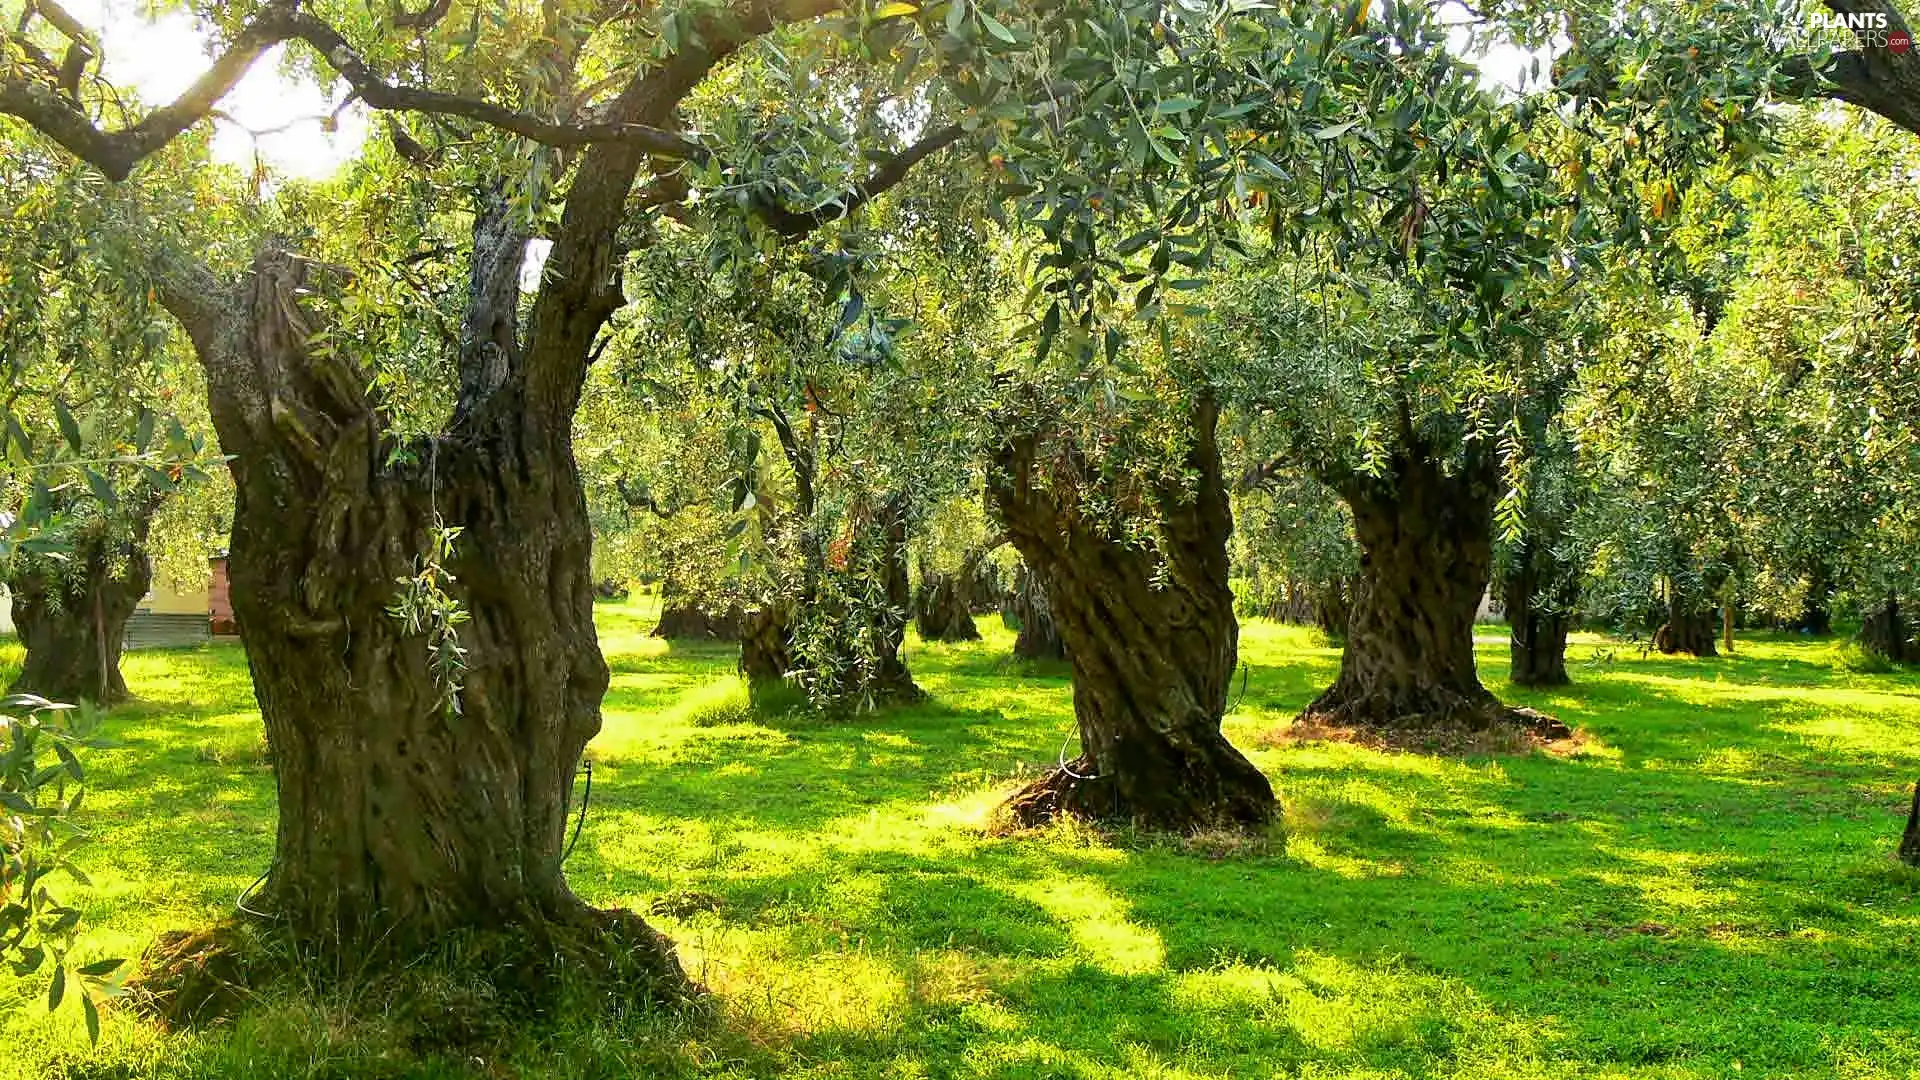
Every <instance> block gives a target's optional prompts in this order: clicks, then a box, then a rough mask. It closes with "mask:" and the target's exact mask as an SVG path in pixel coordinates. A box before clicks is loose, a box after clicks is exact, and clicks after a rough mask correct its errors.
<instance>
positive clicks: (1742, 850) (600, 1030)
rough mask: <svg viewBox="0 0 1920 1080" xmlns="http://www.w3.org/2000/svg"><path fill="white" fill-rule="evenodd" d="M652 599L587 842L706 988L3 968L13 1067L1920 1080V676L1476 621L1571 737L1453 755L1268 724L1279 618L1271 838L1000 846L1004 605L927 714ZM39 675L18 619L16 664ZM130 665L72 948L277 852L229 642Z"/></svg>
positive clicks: (925, 665) (166, 923) (240, 876)
mask: <svg viewBox="0 0 1920 1080" xmlns="http://www.w3.org/2000/svg"><path fill="white" fill-rule="evenodd" d="M650 625H651V622H650V619H649V617H648V613H647V612H645V611H643V610H642V609H641V608H640V607H639V606H618V605H609V606H606V607H603V608H602V612H601V630H602V640H603V643H604V646H605V649H606V652H607V654H608V658H609V661H610V663H611V664H612V667H613V671H614V675H613V686H612V690H611V692H610V693H609V694H608V697H607V702H606V730H605V732H604V733H603V734H602V735H601V736H600V738H599V739H598V740H597V741H596V742H595V743H594V745H593V748H592V756H593V758H594V761H595V763H596V765H595V785H594V794H593V800H592V806H591V813H590V815H589V817H588V820H587V823H586V826H585V832H584V835H583V837H582V839H581V841H580V844H579V847H578V849H577V850H576V851H575V853H574V855H573V857H572V860H571V862H570V863H569V864H568V868H569V873H570V876H571V878H572V880H573V882H574V885H575V888H576V889H577V890H578V891H579V892H581V893H582V894H583V895H584V896H586V897H587V898H588V899H590V900H592V901H594V902H597V903H600V904H605V905H622V906H628V907H633V908H636V909H638V910H642V911H646V910H648V909H649V908H651V907H654V906H655V905H656V904H657V903H658V904H659V905H660V910H662V911H666V912H668V914H660V915H655V916H652V918H653V919H654V922H655V923H656V925H658V926H660V927H661V928H662V929H663V930H665V931H666V932H668V933H669V934H670V935H672V936H673V938H674V939H675V940H677V941H678V942H679V943H680V946H681V950H682V956H683V959H684V960H685V961H686V963H687V965H688V967H689V969H690V970H691V971H693V972H694V973H695V974H696V976H697V977H698V978H699V979H700V980H702V981H703V982H704V983H706V985H708V986H709V987H711V988H712V989H713V991H714V992H715V1002H714V1007H713V1008H712V1009H711V1010H707V1011H705V1012H702V1013H698V1014H690V1015H683V1016H674V1017H667V1018H651V1019H649V1018H639V1019H635V1020H633V1021H632V1022H631V1024H630V1025H629V1026H626V1027H620V1026H617V1025H613V1024H606V1023H603V1024H599V1025H587V1024H585V1023H573V1022H568V1021H566V1020H565V1019H564V1018H563V1019H562V1020H561V1021H559V1022H558V1025H557V1027H550V1028H549V1029H548V1030H546V1031H544V1032H536V1033H531V1034H527V1035H524V1036H522V1037H520V1038H519V1039H518V1040H517V1041H516V1042H514V1043H513V1044H512V1045H511V1046H510V1048H509V1049H508V1051H507V1052H506V1054H505V1056H504V1058H502V1059H500V1060H487V1061H482V1060H479V1059H464V1060H443V1059H434V1058H431V1057H429V1058H422V1057H420V1056H419V1055H417V1054H414V1053H412V1052H410V1051H409V1050H408V1048H407V1045H406V1043H405V1038H404V1036H403V1035H402V1034H399V1033H398V1032H397V1029H396V1030H395V1031H388V1030H387V1029H386V1028H383V1027H382V1026H381V1024H379V1023H378V1022H377V1021H375V1022H364V1021H362V1022H354V1023H349V1022H348V1021H347V1020H346V1015H347V1013H346V1011H345V1010H344V1009H342V1008H340V1007H339V1006H338V1004H337V1003H335V1004H316V1003H313V1002H301V1001H298V1000H290V1001H280V1002H270V1003H265V1004H264V1005H263V1006H262V1008H260V1009H258V1010H256V1011H255V1012H254V1013H253V1014H252V1015H250V1016H249V1017H247V1018H245V1019H243V1020H241V1021H240V1022H239V1024H238V1026H236V1027H225V1028H218V1029H215V1030H213V1031H210V1032H206V1033H201V1034H194V1035H161V1034H159V1033H157V1032H155V1031H153V1030H152V1029H150V1028H148V1027H146V1026H144V1025H141V1024H139V1023H136V1022H134V1021H132V1020H130V1019H127V1018H125V1017H116V1018H110V1019H109V1021H108V1027H107V1030H106V1032H105V1035H104V1038H103V1040H102V1043H101V1045H100V1046H99V1048H97V1049H93V1050H89V1049H88V1047H87V1045H86V1039H85V1036H84V1033H83V1031H82V1028H81V1026H80V1023H79V1019H78V1014H77V1010H75V1009H73V1008H71V1007H69V1008H68V1009H65V1010H63V1011H62V1013H61V1014H60V1016H59V1018H58V1019H57V1020H54V1021H48V1020H47V1019H46V1018H45V1016H44V1014H43V1011H42V1005H41V1004H40V1003H39V1001H38V1000H36V999H35V998H33V997H30V995H33V994H36V993H38V992H39V991H40V990H41V988H42V986H43V984H39V983H36V984H34V985H32V986H26V985H23V984H21V983H19V982H17V981H14V980H13V979H12V976H10V975H6V974H0V1010H4V1014H5V1020H4V1030H3V1031H0V1047H4V1048H5V1049H4V1052H0V1076H7V1077H14V1076H18V1077H34V1078H40V1077H48V1078H56V1077H98V1078H105V1077H135V1076H138V1077H146V1076H165V1077H175V1076H181V1077H185V1076H193V1077H209V1078H213V1077H243V1076H311V1077H376V1076H377V1077H388V1076H396V1077H397V1076H443V1075H444V1076H464V1075H477V1076H555V1077H566V1078H575V1077H602V1076H604V1077H629V1076H656V1075H658V1076H687V1077H765V1076H794V1077H823V1078H824V1077H902V1078H911V1077H933V1078H946V1077H953V1078H982V1080H984V1078H995V1080H1001V1078H1004V1080H1012V1078H1017V1077H1034V1078H1039V1077H1059V1078H1076V1080H1077V1078H1093V1077H1114V1078H1121V1077H1269V1076H1276V1077H1277V1076H1285V1077H1316V1078H1318V1077H1325V1078H1333V1077H1339V1078H1353V1080H1358V1078H1362V1077H1367V1078H1374V1077H1476V1078H1479V1077H1484V1078H1490V1080H1491V1078H1510V1077H1536V1076H1539V1077H1561V1076H1593V1077H1607V1076H1633V1077H1647V1078H1652V1077H1663V1078H1664V1077H1674V1078H1679V1077H1689V1078H1691V1077H1701V1078H1706V1077H1713V1078H1725V1077H1733V1076H1743V1077H1744V1076H1783V1077H1785V1076H1791V1077H1847V1078H1858V1080H1867V1078H1887V1080H1892V1078H1896V1077H1900V1078H1908V1077H1915V1076H1920V940H1916V939H1917V938H1920V898H1917V895H1920V874H1916V873H1913V872H1909V871H1907V870H1905V869H1903V868H1901V867H1900V866H1899V865H1898V864H1896V863H1895V862H1894V861H1893V859H1892V858H1891V855H1890V852H1891V850H1892V847H1893V844H1894V841H1895V839H1896V837H1897V835H1898V833H1899V830H1900V825H1901V822H1902V815H1903V814H1904V811H1905V805H1906V793H1907V792H1908V791H1909V790H1910V788H1911V785H1912V783H1913V782H1914V780H1915V779H1916V778H1920V675H1915V674H1911V673H1909V674H1904V675H1878V676H1864V675H1852V674H1848V673H1846V672H1845V671H1844V670H1841V669H1839V668H1837V667H1836V666H1834V665H1833V664H1832V663H1831V662H1830V661H1831V657H1832V653H1831V647H1830V646H1829V645H1827V644H1825V643H1808V642H1802V641H1799V640H1794V639H1787V638H1772V637H1754V638H1747V639H1743V640H1742V641H1741V642H1740V650H1739V655H1738V656H1737V657H1734V658H1722V659H1718V660H1706V661H1669V660H1662V659H1643V658H1641V656H1640V654H1639V651H1638V650H1637V649H1635V648H1631V647H1628V646H1622V645H1617V644H1614V643H1609V642H1606V641H1603V640H1602V639H1599V638H1582V639H1580V640H1579V641H1578V643H1577V644H1576V645H1575V646H1574V650H1573V653H1574V656H1573V661H1574V663H1573V670H1574V675H1575V678H1576V679H1577V680H1578V683H1579V684H1578V685H1577V686H1575V687H1573V688H1572V689H1570V690H1568V691H1566V692H1563V693H1555V694H1524V693H1518V692H1515V691H1513V690H1512V689H1511V688H1510V687H1508V686H1506V685H1505V684H1504V674H1505V671H1506V657H1505V645H1504V641H1502V640H1501V639H1500V638H1499V637H1497V636H1495V635H1494V634H1492V633H1489V634H1487V636H1484V637H1483V638H1482V640H1481V646H1480V659H1481V663H1482V667H1483V670H1484V671H1485V672H1486V674H1487V676H1488V678H1489V680H1490V682H1491V683H1492V684H1493V685H1494V688H1495V689H1496V690H1497V691H1498V692H1500V693H1502V694H1503V695H1505V696H1507V697H1508V698H1509V699H1510V700H1516V701H1520V702H1524V703H1527V704H1531V705H1534V706H1536V707H1538V708H1541V709H1544V710H1546V711H1549V712H1552V713H1554V714H1556V715H1559V716H1560V717H1562V718H1564V719H1566V720H1567V721H1569V722H1570V723H1573V724H1574V725H1576V726H1577V727H1579V728H1580V729H1581V730H1582V731H1583V732H1584V734H1585V741H1584V743H1583V744H1582V745H1581V746H1579V748H1578V749H1577V750H1575V751H1573V752H1570V753H1566V754H1545V753H1539V754H1534V755H1530V756H1523V757H1494V758H1479V759H1470V760H1443V759H1436V758H1430V757H1423V756H1416V755H1410V754H1396V753H1383V752H1378V751H1374V750H1369V749H1365V748H1361V747H1357V746H1352V745H1346V744H1326V743H1320V744H1299V745H1295V744H1290V743H1289V742H1288V741H1287V740H1285V739H1284V738H1282V737H1279V736H1280V732H1281V730H1282V729H1283V728H1284V727H1285V725H1286V724H1287V723H1288V720H1289V717H1290V716H1291V714H1292V713H1293V712H1294V710H1296V709H1297V708H1299V707H1300V706H1301V705H1303V704H1304V703H1306V701H1307V700H1309V698H1310V697H1311V696H1312V695H1313V693H1314V692H1315V691H1316V690H1317V689H1318V688H1319V687H1320V686H1321V685H1323V684H1324V683H1326V682H1327V681H1328V680H1329V679H1330V678H1331V676H1332V674H1333V671H1334V667H1335V664H1336V660H1337V655H1336V654H1335V653H1334V652H1333V651H1331V650H1328V649H1326V648H1323V647H1319V646H1318V645H1316V644H1315V642H1314V641H1313V639H1312V638H1311V636H1310V635H1309V634H1308V633H1307V632H1305V631H1302V630H1298V629H1294V628H1290V627H1279V626H1274V625H1270V624H1265V623H1254V624H1252V625H1250V626H1248V627H1247V628H1246V629H1245V633H1244V636H1243V642H1242V650H1243V654H1244V656H1245V658H1246V660H1247V661H1248V663H1249V666H1250V677H1249V678H1248V679H1247V682H1246V689H1245V693H1244V696H1242V697H1241V698H1240V700H1239V701H1238V703H1237V706H1236V707H1235V709H1234V711H1233V713H1232V715H1231V716H1229V717H1228V721H1227V727H1228V734H1229V736H1230V737H1231V738H1232V739H1233V740H1234V741H1235V742H1236V743H1237V744H1238V745H1240V746H1242V747H1244V748H1247V749H1248V751H1249V753H1250V755H1251V756H1252V758H1253V760H1254V761H1255V762H1257V763H1258V764H1259V765H1260V766H1261V767H1262V768H1264V769H1265V770H1266V771H1267V772H1268V773H1269V775H1271V776H1272V777H1273V778H1274V781H1275V786H1276V788H1277V789H1278V791H1279V793H1280V795H1281V798H1282V800H1283V801H1284V803H1285V805H1286V820H1285V827H1284V830H1276V832H1275V834H1274V836H1273V838H1272V839H1271V840H1270V841H1268V842H1266V843H1247V842H1239V843H1231V842H1226V841H1223V840H1217V839H1216V840H1211V841H1209V840H1206V839H1204V838H1203V839H1202V840H1200V841H1197V842H1192V843H1173V842H1170V841H1165V840H1159V841H1153V840H1146V839H1137V838H1127V837H1121V838H1101V837H1097V836H1092V835H1087V834H1085V833H1083V832H1078V831H1075V830H1071V829H1058V830H1054V831H1050V832H1046V833H1042V834H1037V835H1028V836H1022V837H1017V838H1011V839H998V838H992V837H989V836H987V835H985V834H984V833H983V832H982V831H981V829H980V822H981V821H982V820H983V818H984V817H985V814H986V812H987V810H988V808H989V807H990V806H991V805H992V804H993V802H994V801H995V799H996V798H997V797H998V796H999V795H1000V794H1002V793H1004V791H1005V790H1006V789H1007V787H1008V786H1009V784H1010V783H1011V782H1013V780H1014V779H1015V778H1016V777H1017V776H1019V775H1021V774H1024V773H1029V772H1031V771H1032V770H1034V769H1037V768H1038V767H1040V766H1041V765H1042V764H1045V763H1050V762H1052V761H1053V760H1054V759H1055V757H1056V755H1057V754H1058V753H1059V751H1060V746H1061V739H1062V738H1063V736H1065V735H1066V734H1067V732H1068V731H1069V730H1070V726H1071V707H1070V702H1069V690H1068V686H1067V680H1066V678H1065V675H1064V672H1060V671H1050V672H1046V673H1039V674H1035V673H1031V672H1026V671H1023V670H1021V669H1019V668H1016V667H1012V666H1010V665H1009V664H1007V663H1006V662H1005V661H1004V660H1003V658H1004V657H1005V656H1006V655H1007V651H1008V648H1009V646H1010V643H1011V640H1010V639H1011V635H1009V634H1008V633H1006V632H1005V631H1002V630H1001V629H1000V628H999V626H998V625H997V621H995V620H988V621H986V622H983V628H984V629H986V631H987V633H988V638H987V640H986V641H985V642H984V643H981V644H978V645H970V646H964V647H955V646H937V645H928V646H920V645H916V646H915V647H914V648H913V649H912V651H911V659H912V663H913V666H914V670H915V674H916V675H917V676H918V677H919V679H920V681H921V684H922V685H923V686H924V687H926V688H927V689H928V690H930V691H931V692H932V694H933V701H932V702H931V703H930V704H928V705H925V706H922V707H917V708H913V709H908V710H902V711H896V712H890V713H886V714H883V715H879V716H874V717H869V718H866V719H862V720H857V721H848V722H839V723H825V722H821V721H817V720H799V719H784V720H774V721H767V720H762V719H757V718H755V717H754V716H752V715H751V714H750V713H747V712H745V711H744V710H742V709H741V708H739V701H738V694H737V692H736V691H735V690H734V689H732V688H733V686H734V683H733V679H732V675H731V670H732V665H733V651H732V650H731V649H730V648H726V647H711V648H709V647H686V646H680V645H671V646H670V645H668V644H666V643H664V642H659V641H654V640H651V639H649V638H648V637H646V629H647V628H648V627H649V626H650ZM1609 653H1610V654H1611V656H1612V659H1611V660H1606V661H1602V660H1596V659H1595V658H1596V657H1604V656H1606V655H1608V654H1609ZM17 663H18V650H17V649H13V648H11V646H6V647H0V680H4V679H6V678H9V677H10V674H9V673H8V670H7V669H9V668H10V667H12V666H13V665H17ZM127 676H128V680H129V682H130V684H131V685H132V687H133V690H134V692H135V693H136V694H137V695H139V697H140V698H141V701H140V702H139V703H137V704H135V705H131V706H128V707H126V708H124V709H121V710H118V711H116V713H115V714H114V715H113V716H112V717H111V718H110V720H109V721H108V727H109V734H110V735H111V737H113V738H114V739H116V740H117V741H118V742H119V744H120V745H119V747H118V748H117V749H113V750H108V751H102V752H97V753H95V754H94V756H93V757H92V758H91V759H90V763H91V776H92V787H91V790H90V792H89V796H88V804H89V807H90V809H89V811H88V812H87V821H88V823H89V824H90V825H91V826H92V828H93V831H94V834H95V836H96V842H95V843H94V844H93V845H92V846H91V847H90V848H88V849H87V851H86V852H85V854H84V857H83V863H84V864H85V865H86V866H87V868H88V869H89V871H90V873H91V874H92V877H93V880H94V887H93V888H92V889H91V890H85V891H80V890H76V895H78V896H83V897H84V898H85V902H84V906H85V908H86V909H87V915H88V919H89V926H90V927H91V930H90V937H89V939H88V944H87V951H88V954H89V955H103V956H104V955H131V954H134V953H137V952H138V951H139V949H141V948H142V947H143V946H144V944H145V943H146V942H148V941H149V940H151V938H152V937H153V936H154V935H155V934H156V933H158V932H159V931H161V930H165V929H169V928H180V927H193V926H198V925H204V924H206V923H208V922H210V921H212V920H214V919H216V918H218V917H219V916H221V915H222V914H223V913H225V912H226V911H229V910H230V909H231V908H232V905H233V902H234V898H235V896H236V895H237V894H239V893H240V892H241V890H242V889H243V888H245V887H246V886H247V885H248V883H249V882H251V881H252V880H253V879H254V878H255V876H256V875H258V874H259V873H260V872H261V871H262V870H264V869H265V867H266V865H267V860H268V856H269V852H270V848H271V842H272V829H273V780H272V775H271V773H270V772H269V770H268V768H267V766H266V764H265V761H264V758H263V751H264V747H263V744H262V740H261V736H260V729H259V722H258V719H257V717H256V715H255V712H254V708H253V700H252V694H251V690H250V688H249V685H248V681H247V674H246V665H245V661H244V659H243V658H242V656H241V654H240V651H239V649H238V648H237V647H229V646H215V647H211V648H208V649H204V650H196V651H188V652H178V653H145V654H138V655H135V656H133V657H130V658H129V660H128V662H127ZM1238 692H1239V687H1238V686H1237V685H1236V694H1238ZM384 1004H385V1003H365V1002H362V1003H361V1007H360V1012H361V1013H362V1014H364V1013H368V1012H374V1013H377V1012H378V1011H379V1009H380V1007H381V1006H382V1005H384Z"/></svg>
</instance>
